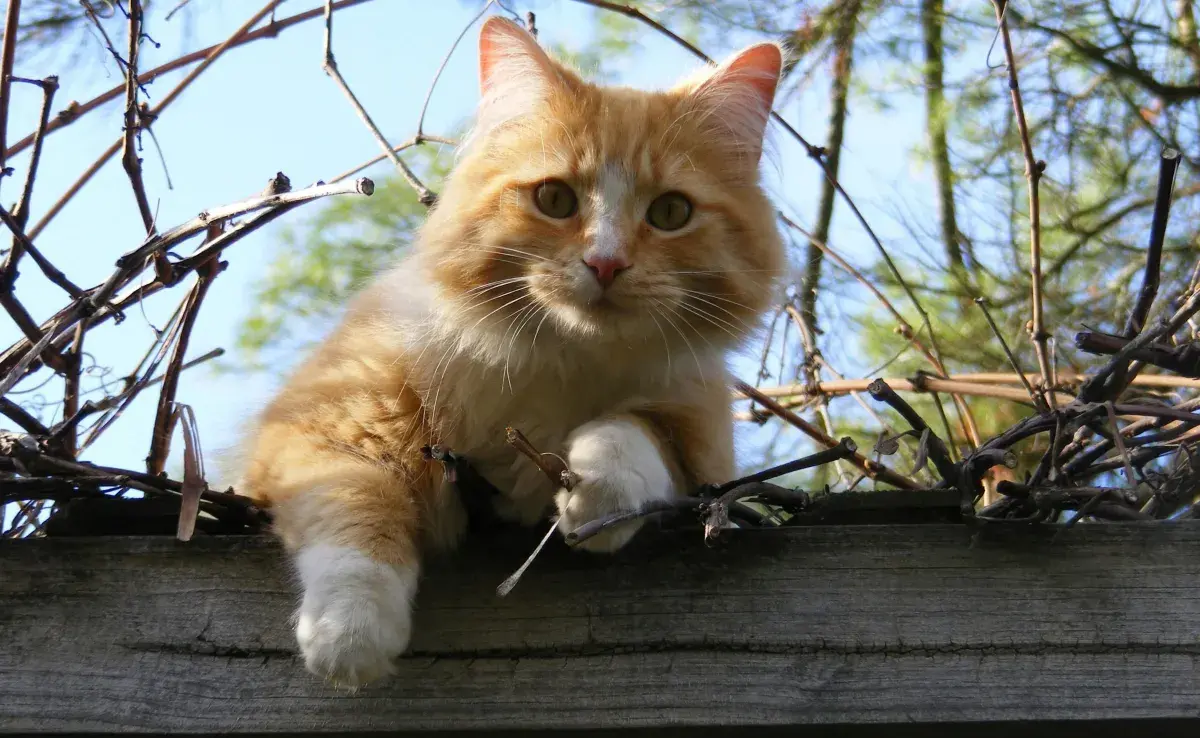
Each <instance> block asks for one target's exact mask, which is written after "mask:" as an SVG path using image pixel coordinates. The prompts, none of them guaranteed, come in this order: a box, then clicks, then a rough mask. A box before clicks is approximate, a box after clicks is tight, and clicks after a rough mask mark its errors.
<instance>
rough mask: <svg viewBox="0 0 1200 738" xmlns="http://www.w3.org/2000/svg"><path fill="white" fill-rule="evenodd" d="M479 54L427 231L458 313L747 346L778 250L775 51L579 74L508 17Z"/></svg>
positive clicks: (505, 324)
mask: <svg viewBox="0 0 1200 738" xmlns="http://www.w3.org/2000/svg"><path fill="white" fill-rule="evenodd" d="M479 52H480V79H481V83H482V88H483V98H482V102H481V105H480V109H479V114H478V119H477V121H476V126H475V129H474V130H473V132H472V135H471V137H470V139H469V141H468V143H467V144H466V146H465V148H464V150H463V151H462V153H461V154H460V159H459V162H458V164H457V166H456V167H455V169H454V172H453V173H452V174H451V177H450V179H449V181H448V183H447V185H446V188H445V191H444V192H443V194H442V197H441V199H440V201H439V203H438V205H437V206H436V207H435V209H434V212H433V214H432V215H431V216H430V222H429V225H428V226H427V228H426V230H425V232H424V237H423V239H422V241H423V248H424V249H425V252H426V254H427V255H428V256H430V257H432V263H433V265H434V267H433V273H434V276H435V279H436V281H437V282H438V285H439V287H440V288H441V290H442V292H443V294H446V295H447V296H449V297H450V298H451V299H452V300H454V301H455V302H456V303H457V309H458V310H460V311H461V313H460V314H462V315H464V316H466V317H467V318H469V319H470V322H471V323H473V324H476V325H481V326H483V327H484V329H485V330H486V329H489V328H491V327H494V328H495V330H497V331H505V332H508V331H513V332H515V333H516V334H519V335H525V334H526V333H529V334H533V333H535V330H543V331H549V330H553V331H555V332H557V333H558V334H560V335H564V336H569V337H575V338H578V339H582V340H587V341H594V342H600V343H606V342H608V341H619V342H623V343H626V344H630V343H632V342H635V341H641V342H649V341H653V342H655V343H656V344H658V343H660V342H666V343H667V344H668V348H669V349H672V350H674V349H680V350H682V348H683V347H684V346H685V345H688V344H691V345H694V346H696V347H697V348H699V347H701V346H714V347H718V348H728V347H730V346H733V345H735V344H737V343H740V342H741V340H742V339H743V338H745V337H746V335H748V334H749V333H750V332H751V331H752V329H753V328H754V327H755V326H756V324H757V323H758V320H759V318H760V317H761V313H762V311H763V310H765V309H766V308H767V307H768V306H769V305H770V304H771V302H772V300H773V299H774V298H775V296H776V295H775V287H776V285H777V282H778V277H779V276H780V274H781V271H782V270H783V268H784V263H785V255H784V249H783V246H782V243H781V241H780V238H779V234H778V231H777V227H776V216H775V210H774V208H773V206H772V205H771V204H770V202H769V200H768V199H767V197H766V196H765V194H764V193H763V191H762V190H761V188H760V187H759V176H758V165H759V159H760V156H761V152H762V146H763V136H764V131H765V129H766V126H767V121H768V118H769V115H770V110H771V104H772V100H773V98H774V95H775V88H776V84H777V82H778V79H779V71H780V65H781V54H780V50H779V48H778V47H777V46H775V45H773V44H759V45H756V46H752V47H750V48H747V49H745V50H744V51H742V52H740V53H738V54H736V55H734V56H733V57H731V58H730V59H729V60H728V61H726V62H725V63H724V64H722V65H720V66H718V67H709V68H707V69H705V70H703V72H702V73H700V74H698V75H696V76H695V77H693V78H690V79H688V80H685V81H684V82H682V83H680V84H679V85H677V86H676V87H674V88H672V89H670V90H668V91H665V92H643V91H639V90H633V89H628V88H618V87H601V86H596V85H592V84H588V83H586V82H584V81H583V80H582V79H580V77H579V76H578V75H577V74H576V73H574V72H573V71H571V70H570V69H568V68H567V67H566V66H564V65H563V64H561V63H559V62H557V61H555V60H554V59H551V58H550V57H549V56H548V55H547V54H546V53H545V52H544V51H543V50H542V49H541V48H540V47H539V46H538V44H537V42H536V41H535V40H534V39H533V38H532V37H531V36H530V35H529V34H528V33H526V32H525V30H524V29H522V28H520V27H519V26H517V25H515V24H513V23H510V22H508V21H506V20H503V19H501V18H495V17H493V18H491V19H489V20H488V21H487V23H485V25H484V27H483V30H482V33H481V35H480V45H479ZM514 340H515V339H514Z"/></svg>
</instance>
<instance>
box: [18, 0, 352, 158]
mask: <svg viewBox="0 0 1200 738" xmlns="http://www.w3.org/2000/svg"><path fill="white" fill-rule="evenodd" d="M369 2H371V0H338V2H336V3H334V4H333V7H334V8H335V9H336V10H341V9H343V8H349V7H352V6H354V5H362V4H363V3H369ZM324 14H325V9H324V8H323V7H316V8H313V9H311V10H306V11H304V12H303V13H297V14H296V15H291V16H288V17H287V18H280V19H278V20H272V21H270V22H269V23H268V24H267V25H266V26H264V27H262V28H259V29H258V30H256V31H251V32H248V33H244V34H241V35H239V36H237V38H235V39H234V41H233V43H231V44H230V45H229V46H228V48H231V49H232V48H236V47H238V46H244V45H245V44H249V43H253V42H255V41H260V40H262V39H264V38H275V37H276V36H278V35H279V33H280V32H281V31H284V30H287V29H288V28H291V27H292V26H294V25H297V24H299V23H303V22H304V21H309V20H312V19H314V18H320V17H321V16H322V15H324ZM223 45H224V44H213V45H212V46H207V47H205V48H203V49H197V50H196V51H193V52H191V53H190V54H184V55H183V56H181V57H178V58H176V59H172V60H171V61H169V62H167V63H165V64H160V65H159V66H157V67H155V68H154V69H151V70H148V71H146V72H142V73H140V74H138V84H139V85H142V86H145V85H147V84H149V83H151V82H153V81H154V80H155V79H157V78H159V77H161V76H162V75H164V74H169V73H171V72H174V71H175V70H177V69H181V68H183V67H187V66H190V65H192V64H195V63H196V62H201V61H204V60H205V59H207V58H208V57H209V56H210V55H211V54H212V53H213V52H214V51H216V50H217V49H219V48H221V47H222V46H223ZM124 91H125V85H124V83H122V84H120V85H117V86H116V87H111V88H109V89H108V90H105V91H104V92H102V93H101V94H99V95H97V96H96V97H94V98H92V99H91V100H88V101H87V102H84V103H76V102H72V103H71V104H70V105H68V106H67V107H66V108H65V109H64V110H61V111H59V113H58V115H57V116H55V118H54V120H53V121H51V122H50V125H49V127H48V128H47V129H46V131H45V133H46V134H50V133H53V132H55V131H57V130H59V129H61V128H65V127H67V126H69V125H71V124H72V123H74V122H76V121H78V120H79V119H80V118H82V117H83V116H84V115H87V114H88V113H90V112H92V111H93V110H96V109H97V108H99V107H100V106H102V105H104V104H105V103H109V102H112V101H113V100H116V99H117V98H119V97H121V95H122V93H124ZM35 136H36V134H33V133H31V134H29V135H28V136H26V137H25V138H23V139H21V140H20V141H18V142H16V143H15V144H13V145H12V146H11V147H10V148H9V149H8V151H7V152H6V155H7V156H9V157H12V156H16V155H17V154H19V153H20V152H22V151H24V150H25V149H27V148H28V147H29V146H30V145H31V144H32V143H33V142H34V140H35ZM0 151H3V149H0Z"/></svg>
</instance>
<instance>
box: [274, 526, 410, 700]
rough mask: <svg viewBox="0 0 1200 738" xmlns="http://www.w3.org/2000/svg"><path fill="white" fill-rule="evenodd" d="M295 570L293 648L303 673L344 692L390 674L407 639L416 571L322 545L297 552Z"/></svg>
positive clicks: (354, 550) (345, 548)
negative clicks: (298, 591) (299, 593)
mask: <svg viewBox="0 0 1200 738" xmlns="http://www.w3.org/2000/svg"><path fill="white" fill-rule="evenodd" d="M296 563H297V566H298V567H299V569H300V578H301V580H302V582H303V584H304V601H303V602H302V603H301V605H300V610H299V612H298V613H297V619H296V641H297V642H298V643H299V644H300V652H301V653H302V654H304V663H305V666H307V667H308V670H309V671H311V672H312V673H314V674H316V675H317V676H319V677H322V678H324V679H327V680H329V681H331V682H333V684H334V685H335V686H338V687H346V688H349V689H356V688H358V687H360V686H362V685H364V684H366V683H368V682H371V681H374V680H376V679H379V678H380V677H384V676H387V675H389V674H391V673H392V672H393V671H394V668H395V667H394V665H393V660H394V659H395V658H396V657H397V656H399V655H400V654H401V653H403V651H404V649H406V648H408V639H409V635H410V634H411V632H412V600H413V597H414V595H415V594H416V591H417V570H416V568H415V567H403V568H397V567H393V566H388V565H386V564H381V563H379V562H377V561H375V560H373V559H371V558H369V557H367V556H366V555H365V554H363V553H362V552H360V551H358V550H357V549H354V548H347V547H344V546H330V545H324V544H322V545H317V546H310V547H308V548H304V549H302V550H301V551H300V555H299V556H298V557H297V561H296Z"/></svg>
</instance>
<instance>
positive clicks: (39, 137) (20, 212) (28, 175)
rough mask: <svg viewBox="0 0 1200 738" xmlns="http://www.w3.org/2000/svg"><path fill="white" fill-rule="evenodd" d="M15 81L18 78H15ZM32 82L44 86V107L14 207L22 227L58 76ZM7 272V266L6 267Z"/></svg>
mask: <svg viewBox="0 0 1200 738" xmlns="http://www.w3.org/2000/svg"><path fill="white" fill-rule="evenodd" d="M13 81H14V82H15V81H16V79H15V78H14V80H13ZM21 81H22V82H28V83H30V84H34V85H37V86H38V87H41V88H42V109H41V112H40V113H39V114H38V127H37V131H36V132H35V133H34V134H33V153H32V154H30V156H29V168H28V169H27V170H26V172H25V186H24V187H23V188H22V189H21V199H20V200H18V201H17V205H16V207H14V208H13V213H12V214H13V219H14V220H16V221H17V225H19V226H20V227H21V228H24V227H25V224H26V223H27V222H28V221H29V207H30V204H31V203H32V201H33V183H34V180H35V179H36V178H37V171H38V164H40V163H41V160H42V144H43V142H44V141H45V138H46V127H47V126H48V125H50V107H51V106H52V105H53V104H54V93H55V92H57V91H58V77H55V76H54V75H50V76H49V77H46V78H45V79H41V80H34V79H30V80H25V79H22V80H21ZM12 248H13V249H16V248H17V242H16V240H15V239H14V241H13V246H12ZM8 259H9V261H12V260H14V257H13V256H12V254H11V251H10V254H9V257H8ZM4 271H5V272H7V271H8V270H7V266H6V267H5V269H4Z"/></svg>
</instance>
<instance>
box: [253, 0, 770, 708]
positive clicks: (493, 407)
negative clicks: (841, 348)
mask: <svg viewBox="0 0 1200 738" xmlns="http://www.w3.org/2000/svg"><path fill="white" fill-rule="evenodd" d="M479 54H480V77H481V81H482V86H483V99H482V102H481V105H480V109H479V114H478V118H477V121H476V126H475V129H474V131H473V133H472V135H471V137H470V140H469V141H468V142H467V143H466V145H465V146H464V149H463V151H462V152H461V154H460V158H459V161H458V163H457V166H456V168H455V169H454V172H453V174H452V175H451V177H450V179H449V181H448V182H447V184H446V187H445V191H444V192H443V193H442V196H441V199H440V200H439V201H438V204H437V206H436V207H435V208H434V209H433V211H432V212H431V213H430V216H429V220H428V222H427V223H426V224H425V226H424V228H423V229H422V230H421V233H420V236H419V238H418V239H417V242H416V244H415V246H414V249H413V253H412V254H411V256H409V257H408V258H406V259H404V260H403V261H402V262H400V263H399V264H397V265H396V266H395V267H394V268H392V269H391V270H390V271H388V272H387V273H385V274H383V275H382V276H381V277H380V278H379V279H377V280H376V281H375V282H374V283H373V284H372V285H371V286H370V287H369V288H368V289H367V290H365V291H364V292H363V294H361V295H360V296H359V297H358V298H357V299H356V300H355V301H354V302H353V303H352V304H351V305H350V306H349V310H348V314H347V316H346V318H345V320H344V321H343V323H342V324H341V326H340V327H339V328H338V329H337V330H336V331H335V332H334V333H333V335H332V336H330V338H329V339H328V340H327V341H325V343H324V344H323V345H322V346H321V347H320V348H319V349H318V350H317V351H316V352H315V353H314V355H313V356H312V357H310V358H309V359H308V361H307V362H306V363H304V364H303V365H302V366H301V367H300V368H299V370H298V371H297V372H296V373H295V375H294V376H292V377H291V379H290V380H289V381H288V383H287V385H286V387H284V389H283V390H282V392H280V394H279V396H278V397H277V398H276V399H275V400H274V401H273V402H272V403H271V404H270V406H269V407H268V408H267V409H266V411H265V412H264V414H263V415H262V417H261V418H260V420H259V424H258V427H257V429H256V431H255V437H254V439H253V443H252V444H251V448H250V453H251V457H250V460H249V466H248V468H247V469H246V471H245V476H244V480H243V490H244V491H245V493H246V494H249V495H251V496H253V497H255V498H258V499H259V500H262V501H263V502H264V504H268V505H270V506H271V507H272V509H273V511H274V513H275V517H276V523H277V528H278V532H279V534H280V535H281V536H282V538H283V540H284V543H285V544H286V546H287V547H288V549H289V550H290V551H291V552H293V553H294V555H295V559H296V566H297V569H298V570H299V575H300V580H301V583H302V584H303V587H304V598H303V602H302V604H301V605H300V609H299V612H298V615H297V621H296V637H297V639H298V641H299V644H300V648H301V651H302V652H303V654H304V658H305V660H306V663H307V665H308V668H309V669H310V670H311V671H313V672H314V673H316V674H318V675H321V676H323V677H326V678H329V679H332V680H333V681H335V682H336V683H339V684H342V685H346V686H357V685H359V684H362V683H365V682H368V681H371V680H373V679H376V678H378V677H380V676H383V675H385V674H387V673H389V672H390V671H391V670H392V661H393V659H394V658H395V657H396V656H397V655H399V654H400V653H401V652H402V651H404V649H405V648H406V647H407V645H408V641H409V633H410V626H411V612H410V610H411V606H412V600H413V596H414V594H415V593H416V590H417V577H418V570H419V566H420V561H421V556H422V552H423V551H431V550H437V549H445V548H447V547H450V546H452V545H453V544H454V543H455V541H456V540H457V539H458V537H459V536H460V535H461V534H462V531H463V530H464V525H465V514H464V512H463V509H462V507H461V504H460V501H459V499H458V497H457V495H456V492H455V491H454V490H453V488H451V487H448V486H447V485H446V484H445V483H443V481H442V478H441V472H440V470H439V469H438V468H437V466H436V465H434V464H430V463H428V462H426V461H425V460H424V459H423V458H422V455H421V447H422V446H424V445H426V444H429V443H441V444H446V445H447V446H449V447H450V448H453V449H454V450H456V451H458V452H459V453H462V454H464V455H465V456H467V457H468V458H470V459H471V460H472V462H473V463H474V464H475V466H476V467H477V468H478V469H479V470H480V471H481V472H482V473H483V474H484V475H485V476H486V477H487V478H488V479H489V480H490V481H491V482H492V483H494V484H495V485H496V486H497V487H499V488H500V489H502V490H504V491H505V492H506V496H505V497H503V498H502V501H501V502H499V503H498V504H497V508H498V510H497V511H498V512H499V513H500V514H501V515H503V516H506V517H508V518H510V519H514V520H518V521H522V522H524V523H527V524H532V523H535V522H537V521H538V520H543V519H545V517H546V515H547V511H548V509H550V508H553V507H557V512H558V513H559V514H560V515H561V517H560V522H559V527H560V529H561V530H562V531H564V532H566V531H570V530H572V529H574V528H575V527H577V526H578V525H580V524H581V523H584V522H586V521H588V520H590V519H592V518H595V517H597V516H600V515H603V514H606V513H609V512H611V511H614V510H617V509H628V508H635V507H638V506H640V505H641V504H643V503H645V502H647V501H650V500H655V499H662V498H666V497H670V496H673V495H678V494H684V493H686V492H687V491H688V490H689V489H693V488H694V487H695V486H696V485H697V484H699V483H705V482H719V481H724V480H726V479H728V478H729V477H730V476H731V474H732V472H733V432H732V425H731V418H730V410H729V394H728V393H729V389H728V387H727V375H726V368H725V354H726V352H727V351H728V350H729V349H730V348H733V347H735V346H736V345H738V344H739V343H741V342H742V341H743V340H744V339H745V337H746V336H747V335H748V334H749V333H750V332H751V329H752V327H753V326H754V325H755V324H756V323H757V321H758V320H759V318H760V317H761V314H762V312H763V311H764V310H765V309H766V307H767V306H768V305H769V304H770V301H771V300H772V298H773V286H774V285H775V283H776V282H777V278H778V277H779V276H780V272H781V270H782V269H783V266H784V252H783V247H782V244H781V242H780V239H779V236H778V233H777V231H776V228H775V214H774V210H773V208H772V207H771V205H770V203H769V202H768V200H767V198H766V196H765V195H764V194H763V192H762V190H761V189H760V187H759V182H758V163H759V158H760V154H761V151H762V144H763V134H764V130H765V128H766V124H767V120H768V116H769V112H770V109H771V104H772V100H773V97H774V94H775V87H776V84H777V81H778V77H779V70H780V64H781V57H780V50H779V48H778V47H777V46H774V45H771V44H761V45H757V46H753V47H750V48H748V49H746V50H744V51H742V52H741V53H739V54H737V55H735V56H734V57H733V58H732V59H730V60H729V61H727V62H726V63H725V64H723V65H722V66H720V67H716V68H709V69H706V70H704V71H703V73H702V74H700V75H699V76H698V77H696V78H695V79H691V80H688V81H685V82H684V83H681V84H680V85H679V86H677V87H675V88H674V89H672V90H669V91H667V92H658V93H648V92H641V91H637V90H631V89H625V88H614V87H597V86H593V85H590V84H587V83H585V82H584V81H582V80H581V79H580V78H579V76H578V75H576V74H575V73H574V72H572V71H571V70H569V69H567V68H566V67H564V66H563V65H562V64H560V63H558V62H556V61H554V60H552V59H551V58H549V57H548V56H547V55H546V54H545V53H544V52H543V51H542V49H541V48H540V47H539V46H538V45H537V43H536V42H535V41H534V40H533V38H532V37H530V36H529V35H528V34H527V33H526V32H525V31H524V30H523V29H521V28H520V27H519V26H517V25H514V24H512V23H510V22H508V21H505V20H502V19H499V18H491V19H489V20H488V21H487V23H486V24H485V25H484V27H483V30H482V33H481V36H480V42H479ZM507 425H513V426H516V427H519V428H520V429H521V430H522V431H524V433H525V434H526V435H527V436H528V437H529V439H530V440H531V441H532V442H533V443H534V445H536V446H537V447H538V448H540V449H542V450H544V451H555V452H561V453H562V455H563V456H564V457H565V458H566V460H567V462H568V464H569V465H570V467H571V469H573V470H574V471H575V472H576V473H578V474H579V475H580V476H581V478H582V481H581V482H580V484H579V485H578V486H576V487H575V488H574V490H573V491H572V492H569V493H568V492H567V491H565V490H555V489H553V488H552V487H551V486H550V484H549V483H548V482H547V480H546V479H545V477H543V476H542V474H541V473H540V472H539V471H538V470H537V469H536V468H534V466H533V464H531V463H529V461H528V460H526V459H524V458H521V457H518V456H517V455H516V454H515V453H514V452H513V451H512V449H510V448H509V447H507V446H506V445H505V442H504V428H505V426H507ZM637 525H638V524H637V523H629V524H626V525H625V526H624V527H621V528H617V529H614V530H612V531H609V532H607V533H605V534H604V535H601V536H597V537H596V538H593V539H591V540H589V541H587V542H586V543H585V544H583V546H582V547H583V548H587V549H591V550H595V551H612V550H615V549H617V548H619V547H621V546H622V545H624V544H625V543H626V542H627V541H628V540H629V539H630V537H631V536H632V535H633V534H634V533H635V532H636V530H637Z"/></svg>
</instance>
